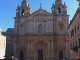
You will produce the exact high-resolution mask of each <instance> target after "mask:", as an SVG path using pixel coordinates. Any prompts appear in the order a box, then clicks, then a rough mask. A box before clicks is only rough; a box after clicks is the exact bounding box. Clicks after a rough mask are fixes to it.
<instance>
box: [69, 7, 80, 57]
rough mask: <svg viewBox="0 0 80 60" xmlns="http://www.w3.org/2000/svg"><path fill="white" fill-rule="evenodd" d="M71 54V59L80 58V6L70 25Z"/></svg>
mask: <svg viewBox="0 0 80 60" xmlns="http://www.w3.org/2000/svg"><path fill="white" fill-rule="evenodd" d="M68 32H69V54H70V58H71V59H80V7H78V9H77V11H76V13H75V14H74V17H73V19H72V21H71V23H70V25H69V27H68Z"/></svg>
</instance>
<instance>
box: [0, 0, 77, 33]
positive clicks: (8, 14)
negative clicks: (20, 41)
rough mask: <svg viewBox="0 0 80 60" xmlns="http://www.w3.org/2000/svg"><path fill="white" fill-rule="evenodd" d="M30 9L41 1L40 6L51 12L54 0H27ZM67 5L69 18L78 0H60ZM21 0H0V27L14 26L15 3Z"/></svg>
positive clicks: (37, 6) (17, 3) (36, 8)
mask: <svg viewBox="0 0 80 60" xmlns="http://www.w3.org/2000/svg"><path fill="white" fill-rule="evenodd" d="M27 1H28V3H29V5H30V7H31V8H32V11H33V12H34V11H36V10H38V9H39V7H40V3H42V8H43V9H44V10H47V11H48V12H51V6H52V4H53V3H54V2H55V0H27ZM62 1H63V3H64V2H65V3H66V5H67V12H68V15H70V17H69V20H71V19H72V17H73V16H74V14H75V12H76V10H77V8H78V2H77V1H76V0H62ZM21 2H22V0H0V27H1V28H2V30H3V31H6V30H7V28H13V27H14V17H15V15H16V8H17V5H21Z"/></svg>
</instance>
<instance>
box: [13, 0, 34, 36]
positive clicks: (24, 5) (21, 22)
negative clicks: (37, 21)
mask: <svg viewBox="0 0 80 60" xmlns="http://www.w3.org/2000/svg"><path fill="white" fill-rule="evenodd" d="M31 13H32V10H31V7H30V6H29V4H28V2H27V1H26V0H22V2H21V6H19V5H18V6H17V9H16V17H15V18H14V19H15V24H14V33H15V34H20V35H25V34H26V31H25V30H26V21H27V17H28V16H29V15H30V14H31Z"/></svg>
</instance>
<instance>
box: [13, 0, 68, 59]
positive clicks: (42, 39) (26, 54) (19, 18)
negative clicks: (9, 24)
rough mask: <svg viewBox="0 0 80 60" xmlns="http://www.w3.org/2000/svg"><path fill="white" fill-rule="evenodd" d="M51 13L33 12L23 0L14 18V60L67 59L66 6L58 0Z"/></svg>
mask: <svg viewBox="0 0 80 60" xmlns="http://www.w3.org/2000/svg"><path fill="white" fill-rule="evenodd" d="M51 10H52V11H51V13H50V12H47V11H46V10H44V9H43V8H42V7H41V6H40V8H39V9H38V10H37V11H35V12H32V10H31V8H30V6H29V4H28V2H27V1H26V0H23V1H22V3H21V6H19V5H18V7H17V9H16V16H15V17H14V21H15V24H14V45H13V48H14V51H13V53H14V54H13V55H14V57H16V58H18V60H60V59H63V58H68V57H69V55H68V53H69V49H68V48H69V44H68V31H67V28H68V24H69V23H68V20H69V15H68V14H67V6H66V4H65V3H64V4H62V0H56V1H55V4H53V5H52V7H51Z"/></svg>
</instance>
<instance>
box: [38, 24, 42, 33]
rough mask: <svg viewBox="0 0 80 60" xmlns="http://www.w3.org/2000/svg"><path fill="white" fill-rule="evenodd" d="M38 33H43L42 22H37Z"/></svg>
mask: <svg viewBox="0 0 80 60" xmlns="http://www.w3.org/2000/svg"><path fill="white" fill-rule="evenodd" d="M38 33H39V34H42V33H43V25H42V24H39V25H38Z"/></svg>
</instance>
